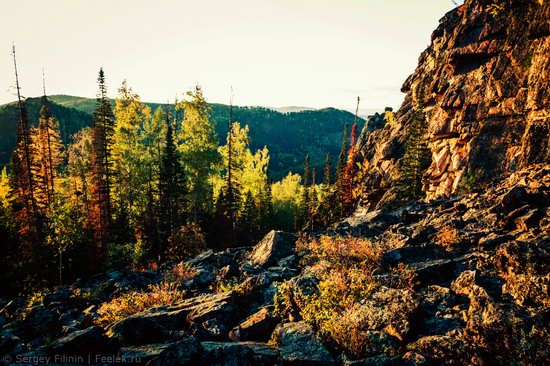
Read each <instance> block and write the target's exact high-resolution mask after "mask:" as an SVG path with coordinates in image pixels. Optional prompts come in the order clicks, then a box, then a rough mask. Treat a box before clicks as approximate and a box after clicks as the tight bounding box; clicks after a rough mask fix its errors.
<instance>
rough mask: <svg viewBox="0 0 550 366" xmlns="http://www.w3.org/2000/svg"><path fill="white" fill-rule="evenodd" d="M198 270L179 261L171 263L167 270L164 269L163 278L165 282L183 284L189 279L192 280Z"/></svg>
mask: <svg viewBox="0 0 550 366" xmlns="http://www.w3.org/2000/svg"><path fill="white" fill-rule="evenodd" d="M197 273H198V271H197V269H196V268H195V267H193V266H192V265H190V264H188V263H185V262H180V263H178V264H175V265H173V266H172V267H171V268H170V269H169V270H166V271H164V273H163V278H164V281H165V282H168V283H175V284H183V283H184V282H187V281H189V280H192V279H193V278H194V277H195V276H196V275H197Z"/></svg>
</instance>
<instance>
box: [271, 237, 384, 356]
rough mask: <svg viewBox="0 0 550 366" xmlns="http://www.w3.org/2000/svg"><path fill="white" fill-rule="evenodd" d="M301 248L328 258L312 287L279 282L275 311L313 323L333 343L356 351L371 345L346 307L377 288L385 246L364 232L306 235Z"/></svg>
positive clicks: (313, 256)
mask: <svg viewBox="0 0 550 366" xmlns="http://www.w3.org/2000/svg"><path fill="white" fill-rule="evenodd" d="M298 248H299V249H300V250H302V251H304V252H305V257H306V260H308V259H309V260H310V261H311V262H312V263H315V260H323V261H324V262H326V264H325V269H324V270H323V271H321V272H320V273H319V275H318V278H317V280H318V282H317V286H316V289H315V290H314V291H312V290H309V291H304V288H303V286H304V284H303V283H300V284H299V283H295V282H293V281H288V282H284V283H281V284H277V293H276V295H275V299H274V309H275V310H274V312H275V314H276V315H277V316H279V317H281V318H285V317H288V316H290V317H292V316H294V313H296V308H298V311H297V313H298V316H300V317H301V318H303V319H304V320H305V321H307V322H308V323H310V324H313V325H314V326H315V327H316V328H317V329H318V331H319V334H320V335H321V336H322V337H323V338H324V339H325V340H326V341H327V342H328V343H330V344H333V345H335V346H336V347H337V348H339V349H341V350H344V351H345V352H347V353H349V354H352V355H357V356H358V355H360V354H361V352H362V350H364V349H366V348H368V347H369V346H368V344H367V343H368V339H366V338H365V337H364V335H362V334H361V333H360V329H359V328H358V324H359V323H358V321H357V319H354V318H353V316H351V315H350V313H349V312H348V310H349V309H352V308H355V307H357V306H359V305H360V304H361V302H362V301H364V300H365V299H366V298H368V297H369V296H371V295H372V294H373V293H374V292H376V291H377V289H378V288H379V284H378V282H377V281H376V280H375V278H374V276H373V274H374V273H375V272H376V271H377V270H378V269H379V268H380V265H379V264H380V257H381V253H382V250H381V249H380V248H378V247H377V244H376V243H373V242H372V241H370V240H368V239H364V238H353V237H329V236H322V237H320V238H318V239H313V240H309V241H307V240H305V239H302V240H301V241H300V242H299V243H298Z"/></svg>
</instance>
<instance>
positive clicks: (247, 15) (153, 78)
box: [0, 0, 454, 110]
mask: <svg viewBox="0 0 550 366" xmlns="http://www.w3.org/2000/svg"><path fill="white" fill-rule="evenodd" d="M453 6H454V5H453V3H452V1H451V0H384V1H381V0H155V1H145V0H48V1H39V0H2V12H1V13H0V27H1V32H0V103H6V102H9V101H12V100H14V88H13V85H14V76H13V60H12V56H11V48H12V43H14V42H15V45H16V48H17V62H18V68H19V76H20V83H21V87H22V92H23V95H24V96H37V95H41V94H42V69H44V70H45V75H46V88H47V93H48V94H69V95H78V96H85V97H94V96H95V93H96V90H97V85H96V78H97V73H98V71H99V68H100V67H103V69H104V71H105V74H106V78H107V84H108V88H109V96H111V97H115V96H116V93H117V88H118V86H119V85H120V84H121V83H122V81H123V80H124V79H127V81H128V84H129V85H130V86H131V87H132V88H133V89H134V91H136V92H137V93H138V94H140V96H141V98H142V100H144V101H148V102H166V101H173V100H174V98H176V97H179V98H181V96H182V95H183V93H184V92H185V91H186V90H189V89H190V88H191V87H193V86H194V85H195V84H197V83H198V84H200V85H201V86H202V87H203V90H204V93H205V96H206V98H207V99H208V101H209V102H213V103H226V104H227V103H228V101H229V96H230V88H231V86H232V87H233V89H234V102H235V104H237V105H259V106H270V107H283V106H307V107H312V108H324V107H336V108H341V109H348V110H353V109H354V108H355V102H356V98H357V96H360V97H361V100H362V101H361V109H381V108H384V107H385V106H392V107H394V108H397V107H399V105H400V103H401V102H402V100H403V94H402V93H401V92H400V88H401V85H402V84H403V82H404V81H405V79H406V78H407V76H408V75H410V74H411V73H412V72H413V71H414V69H415V68H416V65H417V63H418V57H419V56H420V53H421V52H422V51H423V50H424V49H425V48H426V47H427V46H428V45H429V41H430V35H431V33H432V31H433V30H434V29H435V28H436V27H437V25H438V21H439V19H440V18H442V17H443V16H444V14H445V13H446V12H447V11H449V10H451V9H452V8H453Z"/></svg>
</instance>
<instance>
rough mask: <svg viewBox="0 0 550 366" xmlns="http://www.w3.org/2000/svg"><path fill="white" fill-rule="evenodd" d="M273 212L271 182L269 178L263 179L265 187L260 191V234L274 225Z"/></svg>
mask: <svg viewBox="0 0 550 366" xmlns="http://www.w3.org/2000/svg"><path fill="white" fill-rule="evenodd" d="M274 219H275V213H274V211H273V195H272V190H271V182H270V180H269V179H266V181H265V187H264V188H263V189H262V190H261V193H260V225H259V226H260V235H261V236H263V235H264V234H265V233H267V231H268V230H269V229H271V228H273V227H274V223H273V220H274Z"/></svg>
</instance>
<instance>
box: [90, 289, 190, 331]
mask: <svg viewBox="0 0 550 366" xmlns="http://www.w3.org/2000/svg"><path fill="white" fill-rule="evenodd" d="M181 300H183V294H182V292H181V291H180V290H179V288H178V286H177V285H176V284H174V283H168V282H163V283H161V284H158V285H152V286H149V289H148V291H146V292H137V291H133V292H130V293H127V294H124V295H121V296H119V297H115V298H113V299H112V300H111V301H109V302H106V303H103V304H102V305H101V307H100V308H99V310H98V311H97V312H98V314H99V317H98V318H97V319H96V324H98V325H100V326H104V327H105V326H108V325H110V324H112V323H114V322H117V321H119V320H121V319H124V318H126V317H128V316H130V315H133V314H137V313H140V312H142V311H144V310H146V309H148V308H151V307H156V306H163V305H172V304H174V303H177V302H179V301H181Z"/></svg>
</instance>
